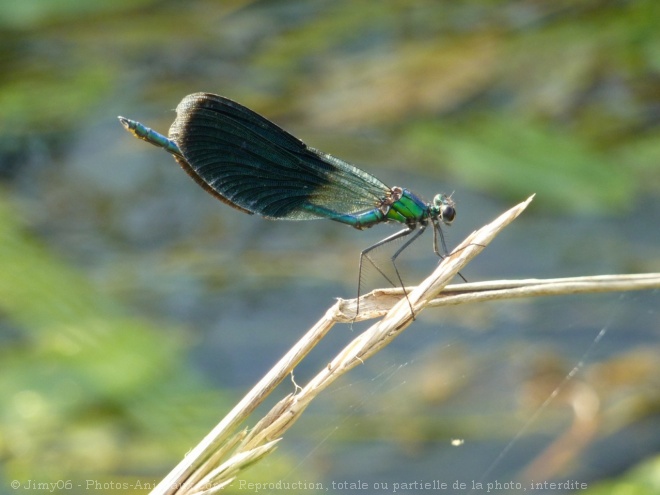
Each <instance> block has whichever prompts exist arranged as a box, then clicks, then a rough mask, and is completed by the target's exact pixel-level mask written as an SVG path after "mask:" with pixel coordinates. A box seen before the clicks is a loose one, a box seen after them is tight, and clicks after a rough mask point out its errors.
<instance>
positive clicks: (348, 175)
mask: <svg viewBox="0 0 660 495" xmlns="http://www.w3.org/2000/svg"><path fill="white" fill-rule="evenodd" d="M176 112H177V118H176V120H175V121H174V123H173V124H172V127H171V128H170V133H169V135H170V139H172V140H174V141H175V142H176V144H177V145H178V146H179V148H180V150H181V152H182V153H183V156H184V157H185V160H182V159H180V158H178V157H177V161H178V162H179V164H180V165H181V166H182V167H183V168H184V170H186V172H188V174H189V175H191V176H192V177H193V178H194V179H195V180H196V181H197V182H198V183H200V185H202V186H203V187H205V189H207V190H209V188H210V190H212V191H213V192H215V193H216V194H214V195H215V196H216V197H220V199H222V200H223V201H225V202H226V203H228V204H230V205H232V206H234V207H236V208H238V209H241V210H243V211H247V212H250V213H258V214H260V215H263V216H265V217H267V218H281V219H289V220H309V219H314V218H333V217H337V216H341V215H351V214H354V213H357V212H361V211H365V210H369V209H373V208H374V207H376V206H378V205H379V204H380V203H381V201H382V200H383V199H384V198H385V197H386V196H387V194H388V193H389V191H390V188H389V187H387V186H386V185H385V184H383V183H382V182H381V181H379V180H378V179H376V178H375V177H373V176H372V175H370V174H368V173H366V172H364V171H362V170H360V169H358V168H356V167H354V166H352V165H350V164H349V163H346V162H344V161H342V160H339V159H338V158H335V157H333V156H330V155H327V154H325V153H322V152H320V151H317V150H315V149H313V148H309V147H307V145H305V143H303V142H302V141H300V140H299V139H297V138H295V137H294V136H292V135H291V134H289V133H288V132H286V131H284V130H283V129H281V128H280V127H278V126H277V125H275V124H273V123H272V122H270V121H269V120H267V119H265V118H264V117H262V116H260V115H259V114H257V113H255V112H253V111H251V110H249V109H248V108H245V107H244V106H242V105H239V104H238V103H236V102H234V101H232V100H229V99H227V98H224V97H222V96H218V95H214V94H209V93H195V94H192V95H188V96H186V97H185V98H184V99H183V100H182V101H181V103H179V106H178V107H177V109H176Z"/></svg>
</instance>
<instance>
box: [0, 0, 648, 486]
mask: <svg viewBox="0 0 660 495" xmlns="http://www.w3.org/2000/svg"><path fill="white" fill-rule="evenodd" d="M0 13H1V15H0V37H1V41H2V51H1V52H0V69H1V70H0V178H1V179H2V182H1V184H0V236H1V237H0V342H1V347H0V459H1V462H2V470H1V471H0V493H15V492H16V490H14V489H12V485H11V483H12V481H14V480H16V481H18V482H19V483H20V484H21V486H23V487H27V486H29V483H30V480H31V481H32V482H34V483H55V484H56V485H55V486H56V487H57V489H56V490H54V491H56V492H57V491H66V492H67V493H71V492H73V493H86V492H87V491H89V490H90V489H92V488H98V485H95V483H96V482H98V483H101V484H105V485H102V486H103V487H104V488H105V490H104V491H106V492H107V491H111V489H112V491H113V492H115V493H116V492H117V491H119V492H121V493H145V488H147V487H148V486H149V484H150V483H156V482H158V481H159V480H160V479H161V478H162V477H163V476H164V475H165V474H166V473H167V472H168V471H169V469H171V468H172V467H173V466H174V465H175V464H176V463H177V462H178V460H179V459H180V458H181V456H183V455H184V454H185V452H186V451H188V450H189V449H190V448H191V447H192V446H193V445H195V444H196V443H197V442H198V441H199V440H200V439H201V438H202V436H203V435H204V434H205V433H206V432H207V431H208V430H210V428H211V427H212V426H213V425H214V424H215V423H216V422H217V421H219V420H220V419H221V418H222V417H223V416H224V414H225V413H226V412H227V411H228V410H229V408H231V406H232V405H233V404H234V403H235V402H236V401H238V400H239V399H240V397H242V395H243V394H244V393H245V392H246V391H247V389H248V388H249V387H250V386H251V385H252V384H253V383H255V382H256V381H257V380H258V379H259V378H260V377H261V376H262V375H263V374H264V373H265V372H266V371H267V370H268V369H269V368H270V366H271V365H272V364H273V363H274V362H275V361H276V360H277V359H278V358H279V357H280V356H281V355H282V354H283V353H284V352H285V351H286V350H287V349H288V348H289V347H290V346H291V345H292V344H293V343H294V342H295V341H296V340H297V338H298V337H299V336H301V335H302V334H303V332H304V331H305V330H306V329H307V328H308V327H309V326H310V325H311V324H312V323H313V322H315V321H316V320H317V319H318V318H319V317H320V316H321V315H322V314H323V312H324V311H325V309H326V308H327V307H328V306H330V305H331V304H332V303H333V298H334V297H343V298H350V297H354V295H355V293H356V278H357V273H356V272H357V261H358V254H359V252H360V250H361V249H364V248H365V247H367V246H369V245H370V244H371V243H373V242H375V241H376V240H378V239H380V238H382V237H385V236H386V235H387V234H389V233H391V232H392V230H388V229H387V228H386V227H376V228H374V229H371V230H370V231H365V232H358V231H356V230H353V229H348V228H346V227H345V226H342V225H339V224H335V223H333V222H323V221H319V222H302V223H296V222H269V221H266V220H263V219H260V218H255V217H248V216H246V215H243V214H241V213H239V212H237V211H234V210H232V209H230V208H228V207H226V206H225V205H223V204H221V203H219V202H217V201H216V200H215V199H213V198H212V197H210V196H208V195H206V194H205V193H204V192H203V191H202V190H201V189H200V188H199V187H197V186H196V185H195V184H194V183H193V182H192V181H190V180H189V179H188V177H187V176H186V175H185V174H183V173H182V171H181V170H180V169H178V167H177V166H176V164H175V163H174V161H173V160H172V159H171V157H169V156H168V155H167V154H166V153H164V152H162V151H160V150H157V149H156V148H153V147H150V146H149V145H147V144H145V143H142V142H139V141H137V140H135V139H133V138H132V137H131V136H130V135H129V134H127V133H125V132H124V131H123V129H122V128H121V126H120V125H119V123H118V122H117V120H116V116H117V115H124V116H126V117H129V118H134V119H137V120H140V121H142V122H144V123H145V124H147V125H149V126H151V127H153V128H154V129H156V130H159V131H161V132H166V131H167V129H168V128H169V125H170V123H171V122H172V120H173V119H174V112H173V109H174V108H175V107H176V105H177V103H178V101H179V100H180V99H181V98H182V97H183V96H185V95H186V94H189V93H193V92H197V91H209V92H214V93H219V94H222V95H225V96H228V97H230V98H232V99H234V100H237V101H239V102H241V103H243V104H245V105H247V106H249V107H251V108H253V109H255V110H256V111H258V112H259V113H261V114H263V115H265V116H267V117H268V118H270V119H271V120H274V121H275V122H277V123H278V124H280V125H281V126H283V127H284V128H286V129H287V130H289V131H291V132H292V133H293V134H295V135H296V136H298V137H300V138H301V139H303V140H304V141H305V142H307V143H308V144H309V145H311V146H313V147H316V148H319V149H322V150H323V151H326V152H329V153H332V154H334V155H337V156H339V157H342V158H344V159H346V160H348V161H351V162H353V163H356V164H358V165H359V166H360V167H361V168H364V169H365V170H367V171H369V172H371V173H373V174H374V175H376V176H377V177H379V178H380V179H382V180H383V181H384V182H385V183H387V184H389V185H392V186H394V185H401V186H405V187H408V188H410V189H411V190H413V191H415V192H417V193H419V194H420V195H422V196H423V197H426V198H432V197H433V195H434V194H436V193H438V192H447V193H449V192H452V191H454V199H455V200H456V202H457V209H458V215H457V219H456V221H455V222H454V225H452V227H451V228H449V229H447V231H446V236H447V240H448V243H449V245H450V246H453V245H456V244H457V243H458V242H460V240H461V239H462V238H463V237H464V236H465V235H467V234H468V233H470V232H471V231H472V230H474V229H476V228H478V227H479V226H481V225H483V224H484V223H486V222H487V221H489V220H491V219H492V218H494V217H495V216H496V215H497V214H499V213H500V212H501V211H503V210H504V209H506V208H508V207H509V206H511V205H512V204H514V203H517V202H519V201H521V200H523V199H525V198H526V197H528V196H529V195H530V194H532V193H536V194H537V196H536V199H535V200H534V203H533V204H532V206H531V207H530V209H529V210H528V211H526V212H525V213H524V215H523V216H522V217H521V218H520V219H519V220H518V221H516V222H515V224H514V225H512V226H511V227H510V228H509V229H507V230H506V231H505V232H504V234H502V236H500V238H498V239H497V241H496V242H495V243H494V244H493V245H492V246H491V247H489V248H488V249H487V250H486V252H484V253H483V255H481V256H480V257H479V258H478V259H477V260H475V261H474V262H473V263H472V264H471V265H470V266H469V267H468V269H467V270H466V271H465V273H464V275H465V276H466V277H467V278H468V279H469V280H471V281H478V280H488V279H496V278H523V277H555V276H557V277H559V276H573V275H591V274H602V273H633V272H650V271H658V270H659V267H660V249H659V247H658V246H660V229H658V221H659V219H660V199H659V195H658V193H659V191H660V126H659V125H658V124H659V122H660V30H659V29H658V22H659V21H660V4H659V3H658V2H657V1H655V0H642V1H628V2H626V1H605V0H602V1H597V0H579V1H572V2H562V1H550V0H519V1H513V0H508V1H482V2H477V1H464V2H455V1H430V0H427V1H424V0H417V1H406V0H394V1H390V2H376V1H372V2H367V1H348V0H333V1H310V2H304V1H290V0H278V1H256V2H251V1H239V0H237V1H222V2H220V1H217V2H214V1H202V0H198V1H190V2H182V1H152V0H131V1H124V0H117V1H114V2H102V1H91V0H88V1H84V2H83V1H80V0H58V1H50V2H46V1H39V0H22V1H20V2H16V1H9V0H2V1H0ZM429 239H430V236H427V237H425V238H424V239H422V240H420V241H418V242H417V244H416V245H415V247H414V249H411V250H410V252H406V254H405V256H404V257H403V258H402V260H401V267H402V269H403V271H404V278H405V280H406V282H407V283H409V284H414V283H416V282H417V281H419V280H420V279H421V278H422V277H423V275H424V274H425V273H428V272H429V271H430V270H431V269H432V268H433V267H434V266H435V264H436V262H437V260H436V259H435V256H434V255H433V253H432V248H431V241H430V240H429ZM367 282H368V284H367V285H369V287H368V288H374V287H376V286H379V285H381V284H382V282H383V281H382V280H379V279H378V278H377V277H375V276H372V277H371V278H368V279H367ZM659 301H660V298H659V297H658V293H657V291H655V292H644V293H631V294H625V295H621V294H603V295H591V296H575V297H561V298H553V299H548V300H538V301H518V302H515V303H497V304H492V305H481V306H478V307H459V308H454V309H452V310H428V311H427V312H425V313H424V314H423V315H421V316H420V318H419V319H418V321H417V322H416V323H415V325H413V326H412V327H411V328H410V329H409V330H408V332H406V334H404V335H403V336H402V337H401V338H400V339H399V340H398V341H397V342H396V343H395V344H393V345H392V346H390V347H388V348H387V349H385V350H384V351H383V352H381V353H380V354H379V355H378V356H377V357H375V358H373V359H372V360H370V361H368V362H367V363H365V365H364V366H362V367H360V368H358V369H356V370H354V371H353V373H352V374H351V375H349V376H348V377H347V378H345V379H343V380H341V381H340V383H338V384H337V385H336V386H335V387H333V388H332V389H331V390H329V391H328V392H327V393H326V394H325V395H324V396H323V397H321V398H320V399H319V400H318V401H317V403H316V404H313V405H312V406H311V407H310V409H309V410H308V411H307V412H306V414H305V416H304V417H303V419H302V420H301V421H300V422H299V423H298V424H297V425H296V426H295V427H294V429H293V430H292V431H291V432H290V434H289V435H288V436H287V437H286V438H285V440H284V442H283V443H282V444H281V446H280V448H279V450H278V451H277V452H276V454H275V455H273V456H271V457H270V458H267V459H265V460H264V461H263V462H261V463H260V464H258V465H257V466H255V467H254V468H253V470H252V471H250V472H248V473H246V475H245V479H248V480H250V481H277V480H285V481H289V482H295V481H308V482H311V481H321V482H323V483H325V484H326V486H331V483H332V482H333V481H334V482H340V481H349V482H350V481H357V480H358V479H360V480H362V481H364V482H367V483H369V486H370V490H368V491H366V492H364V493H382V492H383V490H378V489H376V488H375V485H374V484H375V483H386V482H387V483H389V490H390V491H391V489H392V487H393V483H397V482H398V483H405V482H411V481H414V480H418V481H432V480H436V479H437V480H440V481H443V482H448V483H450V484H451V483H452V482H453V481H454V480H461V481H465V482H467V483H468V484H469V483H471V482H472V481H480V480H481V481H483V482H484V483H485V482H487V481H493V480H500V481H502V482H504V481H510V480H518V481H521V482H528V481H529V480H531V479H533V480H536V481H542V480H557V481H562V480H566V479H574V480H578V481H580V482H585V483H588V485H589V487H590V491H588V492H581V493H589V494H591V495H594V494H605V493H615V490H617V489H620V490H623V489H626V490H629V491H626V492H625V493H630V494H651V493H659V492H660V459H659V457H658V452H659V451H660V383H659V378H658V377H660V362H659V360H658V356H659V355H660V354H659V353H660V338H659V337H660V331H659V330H660V329H659V327H660V323H659V317H658V309H657V308H658V302H659ZM360 328H362V327H361V326H360V325H355V326H354V327H353V328H351V327H348V326H338V327H337V328H335V329H334V330H333V332H332V333H331V334H330V335H329V336H328V338H327V339H326V341H325V342H323V343H322V344H321V345H320V346H319V348H318V349H317V350H315V352H314V353H313V354H312V355H311V356H310V358H309V360H307V361H306V362H305V363H303V364H302V365H301V366H300V367H299V369H298V370H296V381H297V382H298V383H304V382H305V381H306V380H307V379H308V378H309V377H311V376H312V375H313V373H314V372H315V371H317V370H318V369H320V368H322V367H323V366H324V365H325V364H326V363H327V362H328V360H330V359H331V358H332V356H334V354H333V352H335V351H336V350H337V349H339V348H340V347H341V346H342V345H345V344H346V343H347V342H348V341H349V340H350V339H352V338H353V337H354V336H355V335H356V334H357V332H358V331H359V330H360ZM602 329H606V330H607V333H606V334H605V336H604V337H603V339H602V340H601V341H600V342H599V343H598V344H597V345H593V346H592V343H593V341H594V339H595V337H596V335H597V334H598V332H599V331H601V330H602ZM590 346H592V347H591V348H590ZM588 349H591V350H590V351H589V352H588V354H587V355H586V356H585V352H587V350H588ZM582 358H584V359H583V366H582V368H581V369H580V371H579V372H578V373H577V375H576V377H575V378H574V379H573V380H571V381H570V382H568V383H567V384H566V385H565V386H564V387H563V388H562V390H561V393H559V394H558V396H557V397H556V398H555V399H554V400H553V401H552V402H551V403H550V405H549V406H547V407H545V408H544V409H542V410H541V411H540V412H539V413H535V412H536V411H538V407H539V406H540V404H541V403H543V401H545V400H546V399H548V398H549V396H550V394H551V393H552V391H553V390H554V389H555V387H557V386H559V384H560V383H562V381H563V380H564V379H565V378H566V376H567V374H568V373H569V372H570V371H571V370H572V369H573V367H574V366H576V365H577V364H578V362H580V360H581V359H582ZM292 388H293V386H292V385H291V384H290V383H285V384H283V385H282V386H281V393H287V392H290V391H292ZM280 395H281V394H280ZM530 418H532V419H533V420H532V421H531V422H529V423H528V420H529V419H530ZM525 425H526V426H525ZM523 427H524V429H523ZM517 434H519V436H518V437H516V435H517ZM514 437H516V440H515V442H514V443H513V445H512V446H511V447H510V448H509V449H507V450H505V448H506V446H507V444H508V443H509V441H510V440H512V439H513V438H514ZM66 480H71V481H72V483H73V487H72V489H71V490H67V489H65V488H66V487H65V486H63V485H62V483H63V481H66ZM58 482H59V483H60V485H59V486H58V485H57V483H58ZM90 483H91V485H90ZM113 483H114V485H111V484H113ZM468 486H470V485H468ZM113 488H118V489H113ZM96 491H97V492H98V489H97V490H96ZM238 491H240V490H238V488H237V487H233V488H230V489H228V492H230V493H234V492H238ZM302 491H305V490H301V492H302ZM330 491H331V492H332V489H331V490H330ZM292 492H293V491H292ZM443 493H454V491H452V490H446V491H444V492H443ZM456 493H465V492H464V491H456ZM499 493H518V492H517V491H506V490H502V491H500V492H499ZM536 493H546V492H544V491H542V490H539V491H538V492H536ZM551 493H555V494H556V493H567V492H566V491H560V490H553V491H552V492H551ZM617 493H619V492H617Z"/></svg>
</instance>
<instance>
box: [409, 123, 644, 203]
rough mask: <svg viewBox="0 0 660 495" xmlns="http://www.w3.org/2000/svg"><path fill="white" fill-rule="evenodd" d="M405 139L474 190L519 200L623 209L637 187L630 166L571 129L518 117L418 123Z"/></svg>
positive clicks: (413, 148) (414, 150) (414, 149)
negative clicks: (590, 144)
mask: <svg viewBox="0 0 660 495" xmlns="http://www.w3.org/2000/svg"><path fill="white" fill-rule="evenodd" d="M404 139H405V145H406V147H407V148H408V149H411V150H413V152H414V153H417V154H419V155H421V156H422V157H423V158H424V159H425V160H427V161H433V162H436V163H437V162H440V163H442V164H443V165H444V166H445V167H446V168H447V169H449V170H450V171H451V173H452V174H453V175H454V176H456V177H458V178H459V179H461V180H462V181H464V182H465V183H469V184H471V185H472V187H474V188H477V189H481V190H483V191H488V192H490V193H495V194H497V193H499V194H505V195H507V196H510V197H517V198H520V197H524V196H527V195H529V194H532V193H536V194H537V198H538V203H539V204H540V205H542V206H545V207H547V208H551V209H553V210H555V209H562V210H572V211H596V212H597V211H599V210H602V208H603V205H611V206H612V210H613V209H614V207H616V210H617V211H620V212H623V211H625V206H626V204H627V200H628V199H629V198H630V196H631V194H632V192H633V188H634V181H633V178H632V177H631V175H630V174H629V173H628V171H626V170H625V169H624V168H623V167H621V166H619V164H618V163H616V162H615V161H613V160H612V159H610V158H608V157H606V156H604V155H603V154H601V153H599V152H596V151H593V150H590V149H589V148H588V147H587V146H586V145H585V144H584V143H582V142H580V141H579V140H577V139H573V138H572V136H571V135H570V134H569V133H567V132H562V131H559V130H555V129H549V128H547V127H544V126H540V125H536V124H534V123H532V122H523V121H520V120H516V119H515V118H506V117H501V118H493V117H481V118H474V119H472V120H470V121H468V122H462V123H460V124H453V123H447V124H444V123H442V124H441V123H437V122H425V123H417V124H414V125H413V126H412V127H411V128H410V130H409V131H408V132H407V134H406V135H405V138H404ZM622 207H623V209H622ZM612 210H608V211H607V214H608V215H610V214H612Z"/></svg>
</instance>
